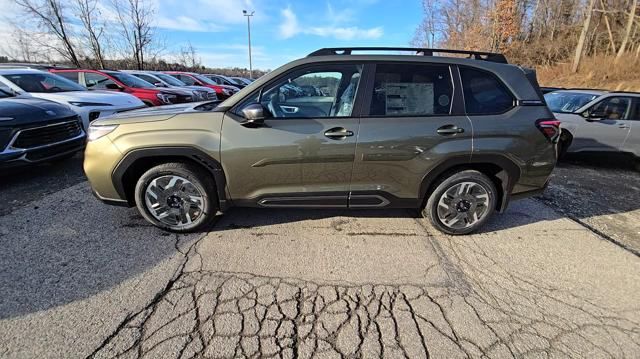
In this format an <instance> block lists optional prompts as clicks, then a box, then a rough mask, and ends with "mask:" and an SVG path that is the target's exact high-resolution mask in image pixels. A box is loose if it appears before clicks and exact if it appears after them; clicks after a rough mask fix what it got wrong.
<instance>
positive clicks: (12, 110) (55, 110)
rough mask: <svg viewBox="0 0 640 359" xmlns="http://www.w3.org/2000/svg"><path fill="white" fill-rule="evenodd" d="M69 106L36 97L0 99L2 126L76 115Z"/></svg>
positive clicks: (0, 123)
mask: <svg viewBox="0 0 640 359" xmlns="http://www.w3.org/2000/svg"><path fill="white" fill-rule="evenodd" d="M75 115H76V113H75V112H73V111H72V110H71V109H70V108H69V107H67V106H64V105H61V104H57V103H55V102H50V101H45V100H40V99H35V98H20V97H12V98H3V99H1V100H0V126H13V125H17V124H20V125H24V124H31V123H38V122H47V121H50V120H55V119H60V118H65V117H71V116H75Z"/></svg>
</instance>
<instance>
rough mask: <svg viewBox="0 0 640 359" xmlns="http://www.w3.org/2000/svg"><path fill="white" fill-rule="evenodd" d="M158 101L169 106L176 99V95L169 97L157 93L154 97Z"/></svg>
mask: <svg viewBox="0 0 640 359" xmlns="http://www.w3.org/2000/svg"><path fill="white" fill-rule="evenodd" d="M156 96H157V97H158V100H160V101H162V103H166V104H171V103H173V101H174V100H175V99H176V98H177V96H176V95H169V94H166V93H159V94H157V95H156Z"/></svg>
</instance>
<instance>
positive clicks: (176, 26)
mask: <svg viewBox="0 0 640 359" xmlns="http://www.w3.org/2000/svg"><path fill="white" fill-rule="evenodd" d="M155 10H156V14H157V17H158V20H157V21H156V26H158V27H159V28H164V29H171V30H178V31H197V32H219V31H224V30H225V29H226V28H227V25H238V24H243V23H244V22H245V21H246V19H245V17H244V15H243V14H242V10H249V11H252V10H256V14H257V15H256V16H255V17H254V18H253V20H254V21H255V20H259V21H260V20H261V19H263V18H264V16H263V12H262V11H260V10H259V9H256V7H255V4H254V2H253V1H252V0H242V1H240V0H233V1H229V0H192V1H189V2H188V5H187V3H186V2H185V1H184V0H162V1H161V0H155Z"/></svg>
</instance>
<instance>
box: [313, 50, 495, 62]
mask: <svg viewBox="0 0 640 359" xmlns="http://www.w3.org/2000/svg"><path fill="white" fill-rule="evenodd" d="M354 51H406V52H415V54H416V55H422V56H434V53H443V54H460V55H469V58H472V59H475V60H484V61H491V62H499V63H503V64H507V63H508V62H507V58H506V57H505V56H504V55H503V54H498V53H494V52H484V51H467V50H450V49H428V48H420V47H328V48H323V49H320V50H316V51H314V52H312V53H310V54H309V55H308V56H307V57H313V56H330V55H351V54H352V53H353V52H354Z"/></svg>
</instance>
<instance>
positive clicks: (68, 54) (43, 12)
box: [15, 0, 80, 67]
mask: <svg viewBox="0 0 640 359" xmlns="http://www.w3.org/2000/svg"><path fill="white" fill-rule="evenodd" d="M15 3H16V4H17V5H18V6H19V7H20V8H21V9H22V11H23V13H24V14H25V15H26V16H28V17H30V18H32V19H34V20H35V21H36V24H37V26H38V28H39V29H40V30H41V31H42V32H43V33H45V34H47V35H51V36H53V37H54V38H56V39H57V40H59V41H60V43H61V45H62V47H60V46H56V45H57V44H50V43H48V42H47V41H46V40H45V41H40V42H39V43H40V44H41V45H42V46H45V47H48V48H49V49H51V50H54V51H56V52H57V53H59V54H60V55H61V56H62V57H63V58H65V59H66V60H68V61H69V62H71V63H72V64H73V65H75V66H78V67H79V66H80V61H79V60H78V55H77V53H76V48H75V45H74V43H73V41H72V37H71V31H70V26H69V24H68V22H67V17H66V16H65V8H64V6H63V3H62V2H61V1H60V0H15Z"/></svg>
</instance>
